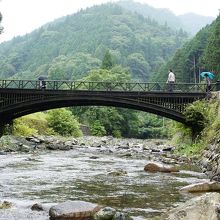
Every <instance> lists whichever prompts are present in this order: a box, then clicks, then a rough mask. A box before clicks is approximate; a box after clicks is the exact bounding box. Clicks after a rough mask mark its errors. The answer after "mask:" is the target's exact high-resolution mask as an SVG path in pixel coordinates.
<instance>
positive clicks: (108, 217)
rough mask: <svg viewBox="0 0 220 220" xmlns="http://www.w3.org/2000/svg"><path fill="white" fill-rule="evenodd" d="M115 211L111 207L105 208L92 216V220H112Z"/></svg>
mask: <svg viewBox="0 0 220 220" xmlns="http://www.w3.org/2000/svg"><path fill="white" fill-rule="evenodd" d="M115 213H116V210H115V209H113V208H111V207H105V208H103V209H101V210H99V211H98V212H97V213H96V214H95V215H94V220H112V219H113V217H114V215H115Z"/></svg>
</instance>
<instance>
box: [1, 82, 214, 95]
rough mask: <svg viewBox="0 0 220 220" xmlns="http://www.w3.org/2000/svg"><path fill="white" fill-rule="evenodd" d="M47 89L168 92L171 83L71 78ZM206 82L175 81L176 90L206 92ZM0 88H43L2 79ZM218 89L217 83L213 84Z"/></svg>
mask: <svg viewBox="0 0 220 220" xmlns="http://www.w3.org/2000/svg"><path fill="white" fill-rule="evenodd" d="M45 84H46V88H45V89H46V90H87V91H127V92H132V91H140V92H155V91H160V92H166V91H168V89H169V85H168V84H167V83H163V82H106V81H103V82H102V81H99V82H89V81H70V80H45ZM206 87H207V85H206V84H204V83H200V84H195V83H175V85H174V92H205V91H206ZM0 89H35V90H36V89H42V88H41V87H40V81H36V80H0ZM212 90H213V91H215V90H216V84H215V83H213V84H212Z"/></svg>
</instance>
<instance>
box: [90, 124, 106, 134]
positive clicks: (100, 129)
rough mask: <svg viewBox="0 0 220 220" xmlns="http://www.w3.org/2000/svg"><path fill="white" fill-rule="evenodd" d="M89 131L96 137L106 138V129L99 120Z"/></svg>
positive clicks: (91, 125)
mask: <svg viewBox="0 0 220 220" xmlns="http://www.w3.org/2000/svg"><path fill="white" fill-rule="evenodd" d="M89 129H90V131H91V134H92V135H94V136H104V135H106V130H105V127H104V126H103V125H102V124H101V122H100V121H99V120H95V121H93V122H92V123H91V124H90V126H89Z"/></svg>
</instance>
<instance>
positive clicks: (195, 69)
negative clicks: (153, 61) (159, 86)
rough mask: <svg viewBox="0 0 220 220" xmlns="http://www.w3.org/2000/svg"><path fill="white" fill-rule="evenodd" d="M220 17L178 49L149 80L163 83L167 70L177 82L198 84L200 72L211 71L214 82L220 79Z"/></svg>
mask: <svg viewBox="0 0 220 220" xmlns="http://www.w3.org/2000/svg"><path fill="white" fill-rule="evenodd" d="M219 45H220V15H219V16H218V17H217V18H216V20H215V21H213V22H212V24H210V25H207V26H206V27H204V28H202V29H201V30H200V31H199V32H198V33H197V34H196V36H195V37H194V38H193V39H191V40H190V41H189V42H187V43H185V44H184V45H183V47H182V48H181V49H178V50H177V51H176V53H175V55H174V57H173V58H172V59H171V60H170V61H169V62H168V63H167V64H166V65H163V66H162V67H161V68H160V70H159V71H158V72H157V73H155V74H154V75H152V78H151V80H156V81H164V80H166V78H167V69H170V68H172V69H173V70H174V72H175V73H176V78H177V82H189V83H194V82H200V81H201V80H202V79H201V77H200V72H202V71H211V72H213V73H214V74H215V78H214V81H216V80H218V79H220V76H219V73H220V63H219V61H220V47H219Z"/></svg>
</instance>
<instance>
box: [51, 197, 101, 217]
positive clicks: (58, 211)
mask: <svg viewBox="0 0 220 220" xmlns="http://www.w3.org/2000/svg"><path fill="white" fill-rule="evenodd" d="M100 209H101V207H100V206H99V205H97V204H94V203H90V202H84V201H67V202H63V203H60V204H58V205H55V206H52V207H51V208H50V210H49V215H50V219H51V220H65V219H68V220H89V219H92V218H93V216H94V214H95V213H96V212H98V211H99V210H100Z"/></svg>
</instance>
